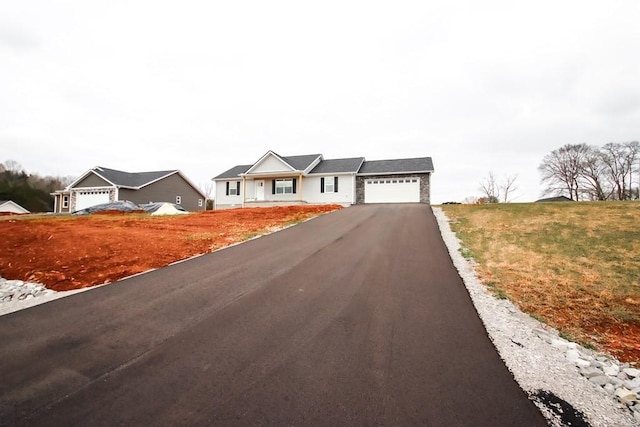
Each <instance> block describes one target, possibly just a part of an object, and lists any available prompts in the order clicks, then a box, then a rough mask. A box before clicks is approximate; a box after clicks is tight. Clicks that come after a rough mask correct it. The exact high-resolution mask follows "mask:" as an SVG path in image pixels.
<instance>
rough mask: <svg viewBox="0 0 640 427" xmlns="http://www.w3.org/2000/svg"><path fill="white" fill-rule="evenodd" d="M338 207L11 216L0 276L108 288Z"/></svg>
mask: <svg viewBox="0 0 640 427" xmlns="http://www.w3.org/2000/svg"><path fill="white" fill-rule="evenodd" d="M337 209H340V206H338V205H304V206H281V207H271V208H246V209H232V210H221V211H207V212H200V213H191V214H189V215H176V216H151V215H148V214H125V213H119V212H117V213H114V212H112V213H101V214H93V215H87V216H70V215H69V216H56V217H28V216H25V217H20V218H13V217H10V218H6V219H2V220H0V247H1V248H2V250H1V251H0V276H1V277H4V278H5V279H17V280H24V281H31V282H37V283H42V284H44V285H45V286H47V287H48V288H49V289H53V290H56V291H64V290H71V289H79V288H85V287H89V286H95V285H100V284H104V283H111V282H114V281H116V280H118V279H122V278H123V277H127V276H130V275H132V274H136V273H140V272H143V271H147V270H150V269H153V268H159V267H164V266H166V265H168V264H170V263H172V262H175V261H178V260H181V259H185V258H189V257H192V256H195V255H199V254H203V253H208V252H212V251H214V250H216V249H219V248H222V247H224V246H229V245H231V244H234V243H237V242H240V241H243V240H247V239H249V238H251V237H254V236H257V235H260V234H265V233H268V232H270V231H273V230H275V229H278V228H281V227H283V226H286V225H290V224H294V223H297V222H300V221H303V220H305V219H307V218H311V217H313V216H317V215H320V214H323V213H327V212H331V211H334V210H337Z"/></svg>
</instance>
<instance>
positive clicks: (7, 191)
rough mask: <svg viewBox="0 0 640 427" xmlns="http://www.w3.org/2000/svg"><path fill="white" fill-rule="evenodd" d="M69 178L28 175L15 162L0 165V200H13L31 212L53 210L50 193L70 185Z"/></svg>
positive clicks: (10, 161) (9, 161)
mask: <svg viewBox="0 0 640 427" xmlns="http://www.w3.org/2000/svg"><path fill="white" fill-rule="evenodd" d="M71 181H72V178H71V177H51V176H45V177H42V176H40V175H38V174H28V173H27V172H26V171H25V170H24V169H23V168H22V166H21V165H20V163H18V162H16V161H15V160H7V161H6V162H4V163H0V200H13V201H14V202H16V203H17V204H19V205H20V206H22V207H23V208H25V209H27V210H29V211H31V212H50V211H52V210H53V197H52V196H51V193H52V192H54V191H56V190H61V189H63V188H64V187H66V186H67V185H68V184H70V183H71Z"/></svg>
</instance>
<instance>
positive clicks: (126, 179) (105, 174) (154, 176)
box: [67, 166, 195, 189]
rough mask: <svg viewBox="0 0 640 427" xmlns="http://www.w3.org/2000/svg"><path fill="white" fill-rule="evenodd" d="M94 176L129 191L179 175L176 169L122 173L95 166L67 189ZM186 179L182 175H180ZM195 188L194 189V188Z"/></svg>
mask: <svg viewBox="0 0 640 427" xmlns="http://www.w3.org/2000/svg"><path fill="white" fill-rule="evenodd" d="M92 173H93V174H95V175H97V176H99V177H100V178H102V179H104V180H105V181H107V182H108V183H109V184H111V185H113V186H114V187H124V188H131V189H140V188H142V187H144V186H147V185H149V184H151V183H153V182H156V181H158V180H160V179H162V178H166V177H167V176H169V175H173V174H174V173H180V171H179V170H178V169H174V170H166V171H153V172H124V171H119V170H116V169H109V168H105V167H102V166H96V167H94V168H92V169H89V170H88V171H87V172H85V173H84V174H82V175H81V176H80V177H79V178H78V179H76V180H75V181H73V182H72V183H71V184H69V186H67V189H71V188H73V187H74V186H75V185H76V184H77V183H79V182H80V181H82V180H83V179H85V178H86V177H87V176H89V175H90V174H92ZM181 176H182V177H183V178H185V179H186V177H185V176H184V175H182V174H181ZM194 188H195V187H194Z"/></svg>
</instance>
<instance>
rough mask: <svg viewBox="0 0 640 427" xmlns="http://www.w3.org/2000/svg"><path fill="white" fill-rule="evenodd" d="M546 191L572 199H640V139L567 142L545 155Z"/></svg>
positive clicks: (542, 165)
mask: <svg viewBox="0 0 640 427" xmlns="http://www.w3.org/2000/svg"><path fill="white" fill-rule="evenodd" d="M538 171H539V172H540V174H541V181H542V183H543V184H545V185H546V186H547V187H546V188H545V190H544V194H547V195H554V196H561V195H563V196H567V197H569V198H570V199H572V200H638V198H639V197H640V196H639V194H638V187H639V186H640V143H639V142H638V141H632V142H623V143H613V142H611V143H609V144H606V145H604V146H602V147H597V146H592V145H587V144H567V145H565V146H563V147H561V148H558V149H557V150H553V151H552V152H551V153H549V154H547V155H546V156H544V158H543V159H542V162H541V163H540V166H538Z"/></svg>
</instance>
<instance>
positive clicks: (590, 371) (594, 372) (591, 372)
mask: <svg viewBox="0 0 640 427" xmlns="http://www.w3.org/2000/svg"><path fill="white" fill-rule="evenodd" d="M580 373H581V374H582V376H583V377H587V378H593V377H599V376H601V375H602V371H601V370H600V369H597V368H593V367H588V368H584V369H580Z"/></svg>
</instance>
